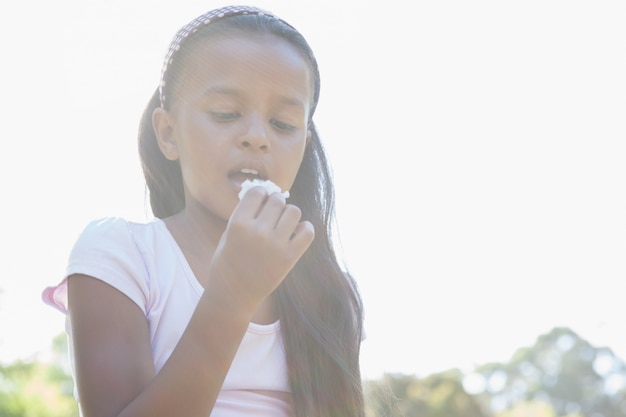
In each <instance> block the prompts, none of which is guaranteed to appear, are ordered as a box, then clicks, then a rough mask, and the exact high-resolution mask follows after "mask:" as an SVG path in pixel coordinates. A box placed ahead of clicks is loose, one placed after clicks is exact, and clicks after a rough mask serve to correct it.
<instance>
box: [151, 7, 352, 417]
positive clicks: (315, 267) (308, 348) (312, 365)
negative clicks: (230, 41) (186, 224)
mask: <svg viewBox="0 0 626 417" xmlns="http://www.w3.org/2000/svg"><path fill="white" fill-rule="evenodd" d="M242 31H243V32H244V33H255V34H260V33H269V34H273V35H276V36H279V37H281V38H283V39H286V40H287V41H288V42H290V43H291V44H292V45H294V46H295V47H296V48H297V49H298V51H300V53H301V54H302V55H303V57H304V58H305V59H306V60H307V61H308V63H309V65H310V68H311V71H312V74H313V81H314V94H313V103H311V104H312V106H311V109H312V110H311V117H312V115H313V113H314V110H315V106H316V105H317V101H318V98H319V91H320V78H319V71H318V67H317V61H316V59H315V56H314V54H313V52H312V50H311V48H310V46H309V45H308V43H307V42H306V40H305V39H304V37H303V36H302V35H301V34H300V33H299V32H298V31H296V30H295V29H293V28H292V27H291V26H289V25H287V24H285V23H284V22H282V21H279V20H277V19H272V18H268V17H265V16H252V15H248V16H233V17H229V18H227V19H223V20H221V21H218V22H215V23H212V24H210V25H206V26H205V27H203V28H202V29H201V30H200V31H198V32H197V33H196V34H194V36H193V37H192V38H191V39H188V40H186V41H185V42H184V43H183V44H182V45H181V48H180V50H179V51H178V52H177V54H178V55H177V57H176V60H174V61H173V63H172V64H171V67H170V68H168V71H167V74H166V79H165V80H164V81H165V84H164V85H165V86H167V90H166V91H165V94H166V95H167V94H173V90H174V89H175V88H176V85H177V81H178V79H179V78H180V75H181V74H183V73H184V69H183V65H184V61H185V55H186V54H189V53H190V51H192V50H193V48H194V46H195V44H196V43H197V41H198V40H199V39H206V38H207V37H213V36H219V35H230V34H235V33H236V34H241V33H242ZM170 101H171V100H168V103H169V102H170ZM160 105H161V102H160V97H159V90H158V89H157V90H156V91H155V93H154V95H153V97H152V98H151V100H150V102H149V103H148V106H147V108H146V109H145V112H144V115H143V117H142V120H141V124H140V128H139V153H140V157H141V162H142V167H143V171H144V175H145V179H146V184H147V187H148V193H149V197H150V205H151V208H152V212H153V214H154V215H155V216H156V217H158V218H164V217H168V216H171V215H173V214H176V213H177V212H179V211H180V210H182V209H183V208H184V206H185V200H184V192H183V181H182V175H181V170H180V165H179V163H178V161H170V160H168V159H166V158H165V157H164V156H163V154H162V153H161V151H160V149H159V147H158V143H157V140H156V136H155V133H154V129H153V127H152V113H153V111H154V109H156V108H157V107H159V106H160ZM309 130H310V131H311V138H310V141H309V143H308V145H307V148H306V150H305V153H304V158H303V161H302V164H301V166H300V169H299V171H298V174H297V176H296V179H295V181H294V184H293V186H292V188H291V190H290V194H291V196H290V198H289V201H290V203H293V204H295V205H296V206H298V207H299V208H300V209H301V210H302V214H303V218H305V219H307V220H309V221H311V222H312V223H313V225H314V227H315V240H314V241H313V243H312V245H311V247H310V248H309V250H308V251H307V252H306V253H305V255H304V256H303V257H302V258H301V259H300V261H299V262H298V263H297V265H296V266H295V267H294V269H293V270H292V271H291V273H290V274H289V276H288V277H287V278H286V279H285V280H284V281H283V283H282V284H281V285H280V286H279V287H278V289H277V290H276V292H275V293H274V295H273V297H274V300H275V302H276V305H277V307H278V313H279V317H280V321H281V329H282V334H283V342H284V345H285V351H286V357H287V365H288V372H289V383H290V386H291V390H292V393H293V399H294V410H295V415H296V416H297V417H362V416H363V415H364V405H363V394H362V386H361V375H360V370H359V349H360V344H361V333H362V320H363V307H362V303H361V298H360V296H359V293H358V290H357V287H356V284H355V281H354V279H353V277H352V276H351V275H350V273H349V272H348V271H347V270H346V269H345V267H343V268H342V266H341V265H340V263H339V261H338V259H337V257H336V254H335V250H334V247H333V241H332V238H331V236H332V234H331V233H332V225H333V222H334V188H333V182H332V175H331V171H330V166H329V163H328V160H327V157H326V153H325V151H324V148H323V146H322V143H321V141H320V138H319V135H318V132H317V130H316V128H315V124H314V123H313V120H312V119H310V120H309Z"/></svg>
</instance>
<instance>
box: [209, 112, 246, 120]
mask: <svg viewBox="0 0 626 417" xmlns="http://www.w3.org/2000/svg"><path fill="white" fill-rule="evenodd" d="M210 114H211V117H213V118H214V119H215V120H217V121H220V122H228V121H231V120H235V119H237V118H238V117H239V116H240V114H239V113H227V112H226V113H222V112H215V111H212V112H210Z"/></svg>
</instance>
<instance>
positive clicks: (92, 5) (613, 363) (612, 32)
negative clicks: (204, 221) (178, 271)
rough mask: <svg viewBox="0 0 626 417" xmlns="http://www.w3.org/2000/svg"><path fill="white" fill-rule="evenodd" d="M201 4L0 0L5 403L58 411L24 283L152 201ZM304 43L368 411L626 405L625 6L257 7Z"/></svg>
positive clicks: (40, 325) (64, 373) (500, 415)
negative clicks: (146, 124)
mask: <svg viewBox="0 0 626 417" xmlns="http://www.w3.org/2000/svg"><path fill="white" fill-rule="evenodd" d="M224 4H225V3H223V2H215V1H192V0H180V1H177V2H175V3H174V2H165V1H150V2H149V1H145V0H135V1H132V2H127V1H121V0H109V1H104V0H94V1H90V2H84V1H78V0H59V1H56V2H44V1H42V0H34V1H31V2H21V3H16V4H11V5H8V4H7V5H3V6H0V9H1V10H0V35H2V36H1V39H2V40H1V41H0V42H2V44H1V47H2V49H1V50H2V55H1V56H2V57H1V58H0V59H1V60H2V61H1V62H2V67H1V69H0V74H1V75H2V80H4V83H3V87H2V90H1V91H2V92H3V94H2V99H1V100H0V114H2V128H3V129H2V132H3V138H4V147H3V149H4V158H3V163H2V164H0V178H1V181H2V184H1V185H2V190H3V192H4V198H3V202H4V204H2V214H3V218H4V219H5V226H4V233H2V234H0V243H1V244H2V248H3V249H4V250H3V255H2V256H1V257H0V268H1V269H2V271H3V272H4V273H3V274H2V276H0V291H1V292H0V416H26V415H28V416H57V415H58V416H68V415H72V414H71V413H76V409H75V404H74V403H73V401H72V398H71V391H72V382H71V378H70V377H69V375H68V371H69V370H68V364H67V359H66V355H65V350H66V344H65V338H64V335H63V331H64V317H63V316H62V315H61V314H60V313H58V312H56V311H55V310H53V309H52V308H50V307H48V306H45V305H43V303H42V302H41V300H40V294H41V291H42V290H43V288H44V287H45V286H48V285H53V284H56V283H58V282H59V281H60V279H61V278H62V277H63V272H64V269H65V261H66V259H67V256H68V254H69V250H70V248H71V246H72V244H73V242H74V239H75V238H76V236H77V235H78V233H80V231H81V230H82V228H83V227H84V226H85V224H86V223H87V222H88V221H90V220H92V219H94V218H98V217H104V216H124V217H127V218H129V219H133V220H144V219H147V218H149V217H150V213H149V209H148V208H147V205H146V201H145V198H144V197H145V191H144V184H143V177H142V174H141V170H140V165H139V160H138V157H137V152H136V132H137V126H138V121H139V118H140V116H141V112H142V111H143V108H144V106H145V104H146V103H147V101H148V99H149V97H150V96H151V94H152V92H153V90H154V88H156V86H157V84H158V80H159V72H160V68H161V60H162V58H163V56H164V55H165V52H166V49H167V46H168V44H169V42H170V39H171V37H172V36H173V35H174V33H175V32H176V30H177V29H178V28H179V27H180V26H182V25H184V24H185V23H187V21H189V20H190V19H192V18H194V17H196V16H197V15H199V14H201V13H203V12H204V11H206V10H208V9H211V8H214V7H218V6H221V5H224ZM254 4H255V5H258V6H260V7H263V8H266V9H268V10H271V11H273V12H274V13H276V14H278V15H279V16H281V17H283V18H284V19H285V20H287V21H289V22H290V23H292V24H293V25H294V26H295V27H297V28H298V29H299V30H300V31H301V32H302V33H303V34H304V35H305V37H306V38H307V39H308V40H309V42H310V43H311V45H312V47H313V49H314V51H315V52H316V54H317V57H318V61H319V65H320V69H321V75H322V95H321V99H320V104H319V107H318V113H317V115H316V123H317V125H318V128H319V130H320V134H321V137H322V140H323V141H324V142H325V144H326V147H327V150H328V153H329V156H330V159H331V163H332V166H333V169H334V176H335V180H336V188H337V223H338V226H337V232H338V233H337V241H338V246H339V247H340V249H341V253H342V256H343V259H344V260H345V263H346V265H347V266H348V267H349V268H350V270H351V272H352V273H353V274H354V276H355V277H356V279H357V280H358V282H359V285H360V288H361V292H362V295H363V299H364V302H365V308H366V321H365V327H366V332H367V338H366V340H365V341H364V342H363V346H362V359H361V362H362V369H363V378H364V381H366V394H367V399H368V413H370V416H387V415H389V416H399V415H404V416H456V415H458V416H461V415H463V416H481V415H484V416H497V417H508V416H521V415H524V416H533V417H552V416H585V417H600V416H604V417H614V416H626V370H625V367H624V358H626V332H625V331H624V330H625V327H626V315H625V314H624V312H623V311H624V308H623V305H624V302H623V299H624V295H623V291H622V290H621V288H622V285H621V283H622V281H623V279H624V277H625V276H626V257H625V256H624V253H625V251H626V216H624V213H625V212H626V193H625V190H626V188H625V186H626V165H625V164H624V160H625V156H626V123H625V117H624V115H625V114H626V113H625V111H626V77H624V75H623V74H626V52H625V51H626V25H624V22H625V21H626V4H625V3H624V2H622V1H596V2H588V1H561V0H555V1H551V0H543V1H536V0H529V1H524V2H513V1H509V2H502V1H495V0H494V1H484V0H478V1H472V2H468V1H466V2H462V1H455V0H450V1H438V2H423V1H417V2H410V3H407V2H403V1H400V0H389V1H386V2H374V1H356V0H344V1H337V2H329V3H322V2H312V1H311V2H308V1H302V2H293V1H287V0H283V1H280V0H275V1H271V0H264V1H257V2H255V3H254Z"/></svg>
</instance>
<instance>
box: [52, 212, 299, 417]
mask: <svg viewBox="0 0 626 417" xmlns="http://www.w3.org/2000/svg"><path fill="white" fill-rule="evenodd" d="M72 274H84V275H89V276H92V277H95V278H98V279H100V280H102V281H104V282H106V283H108V284H109V285H112V286H113V287H115V288H116V289H118V290H119V291H121V292H122V293H124V294H126V295H127V296H128V297H129V298H130V299H131V300H132V301H133V302H134V303H135V304H137V305H138V306H139V308H140V309H141V311H143V313H144V314H145V316H146V319H147V320H148V324H149V329H150V344H151V346H152V357H153V361H154V367H155V369H156V371H157V372H158V371H159V370H160V369H161V367H162V366H163V365H164V364H165V362H166V361H167V359H168V358H169V356H170V354H171V353H172V351H173V349H174V347H175V346H176V344H177V343H178V340H179V339H180V337H181V335H182V333H183V332H184V330H185V328H186V327H187V323H188V322H189V320H190V318H191V316H192V314H193V312H194V310H195V308H196V305H197V304H198V301H199V299H200V296H201V295H202V293H203V291H204V289H203V287H202V286H201V285H200V283H199V282H198V280H197V279H196V277H195V276H194V274H193V272H192V270H191V267H190V266H189V264H188V263H187V260H186V259H185V257H184V256H183V253H182V251H181V249H180V247H179V246H178V244H177V243H176V241H175V240H174V238H173V237H172V235H171V234H170V232H169V230H168V229H167V227H166V225H165V223H163V221H161V220H160V219H155V220H152V221H150V222H148V223H133V222H129V221H126V220H124V219H121V218H105V219H101V220H97V221H94V222H91V223H90V224H89V225H88V226H87V227H86V228H85V230H84V231H83V232H82V234H81V235H80V236H79V238H78V241H77V242H76V244H75V246H74V248H73V249H72V252H71V254H70V258H69V263H68V266H67V271H66V277H67V276H70V275H72ZM43 297H44V301H45V302H47V303H48V304H50V305H52V306H54V307H56V308H57V309H59V310H61V311H62V312H64V313H67V302H68V301H67V282H66V280H63V282H62V283H61V284H59V285H58V286H55V287H49V288H47V289H46V290H45V291H44V294H43ZM68 330H69V327H68ZM68 334H69V331H68ZM69 336H70V337H71V334H69ZM215 337H219V335H215ZM70 345H71V343H70ZM259 390H262V391H265V390H270V391H282V392H290V391H291V390H290V388H289V384H288V379H287V364H286V360H285V353H284V348H283V343H282V337H281V333H280V323H279V322H276V323H273V324H269V325H260V324H255V323H250V324H249V326H248V330H247V332H246V334H245V336H244V338H243V340H242V342H241V345H240V347H239V350H238V351H237V354H236V355H235V358H234V360H233V362H232V364H231V367H230V370H229V372H228V374H227V376H226V379H225V381H224V384H223V386H222V391H221V392H220V395H219V397H218V399H217V403H216V405H215V407H214V409H213V412H212V413H211V417H235V416H237V417H243V416H255V417H264V416H267V417H270V416H271V417H281V416H289V415H291V405H290V404H289V403H287V402H285V401H282V400H280V399H278V398H274V397H271V396H267V395H263V394H259V392H258V391H259Z"/></svg>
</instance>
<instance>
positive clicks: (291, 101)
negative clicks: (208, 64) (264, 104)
mask: <svg viewBox="0 0 626 417" xmlns="http://www.w3.org/2000/svg"><path fill="white" fill-rule="evenodd" d="M213 94H216V95H225V96H232V97H237V98H239V97H241V96H242V95H243V94H242V92H241V91H240V90H238V89H236V88H230V87H222V86H212V87H209V88H207V89H206V90H205V91H204V93H203V96H210V95H213ZM279 101H280V102H281V103H283V104H285V105H287V106H293V107H297V108H299V109H301V110H302V111H305V110H306V107H305V106H304V103H303V102H302V100H299V99H297V98H296V97H291V96H280V98H279Z"/></svg>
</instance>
